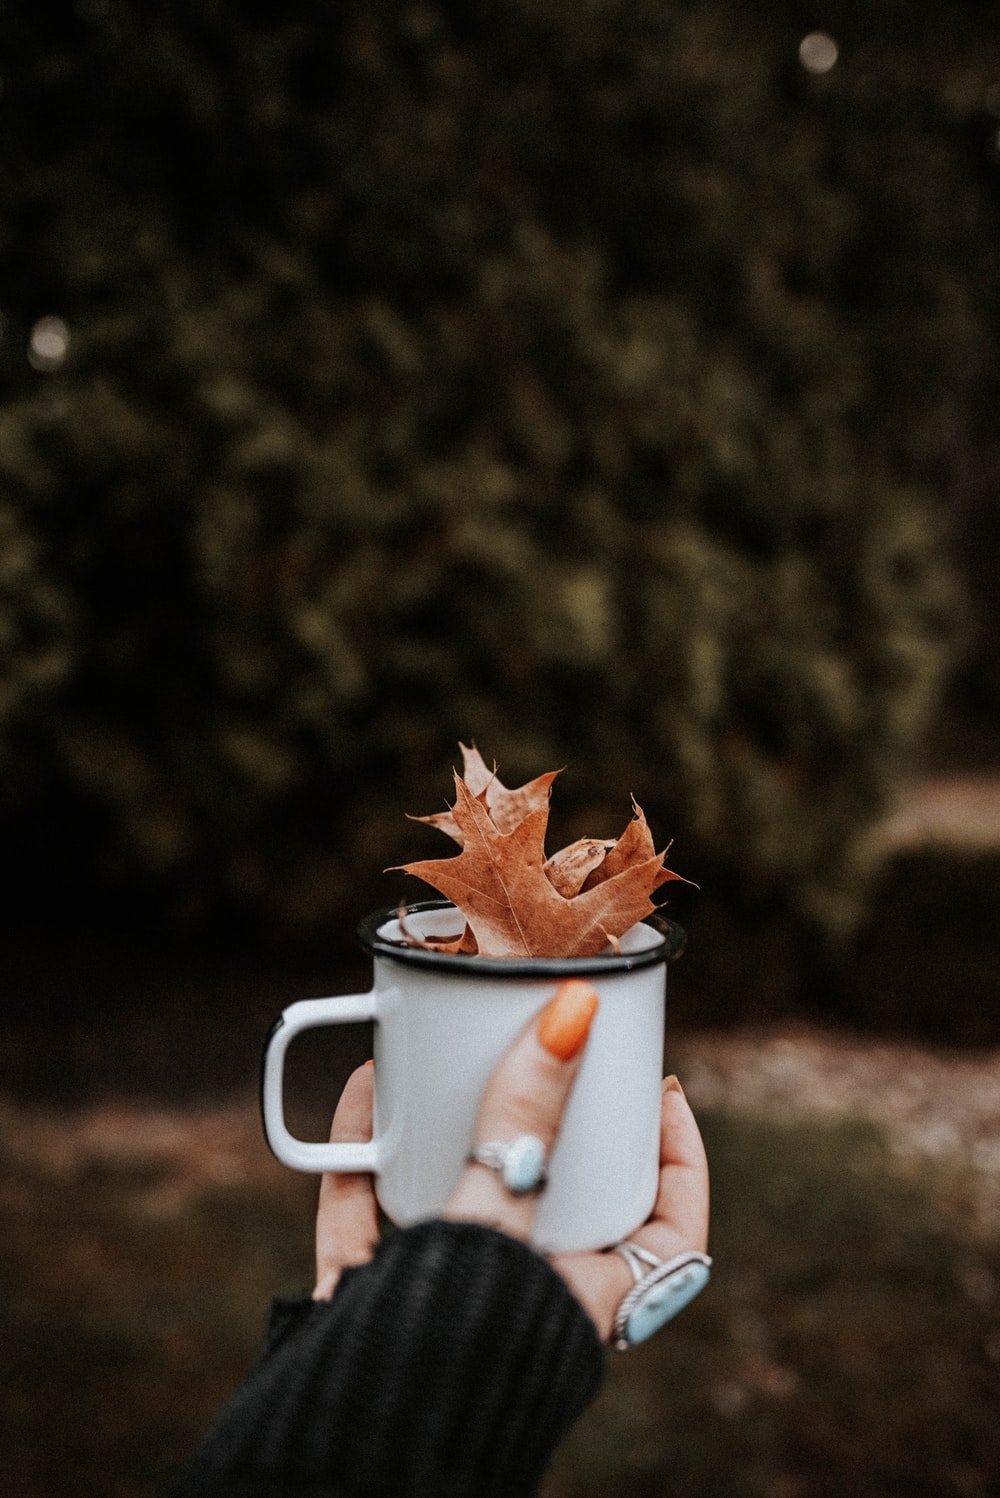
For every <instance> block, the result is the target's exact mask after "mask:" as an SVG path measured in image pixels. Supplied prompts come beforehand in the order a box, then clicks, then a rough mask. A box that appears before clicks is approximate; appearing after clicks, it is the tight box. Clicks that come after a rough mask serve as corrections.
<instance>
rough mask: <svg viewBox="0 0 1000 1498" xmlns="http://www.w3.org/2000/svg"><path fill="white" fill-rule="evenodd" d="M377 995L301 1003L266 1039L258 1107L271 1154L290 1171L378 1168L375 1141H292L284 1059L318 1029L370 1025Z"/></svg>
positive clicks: (292, 1007)
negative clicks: (308, 1033) (304, 1036)
mask: <svg viewBox="0 0 1000 1498" xmlns="http://www.w3.org/2000/svg"><path fill="white" fill-rule="evenodd" d="M375 1011H376V992H375V989H372V990H371V992H370V993H348V994H342V995H340V996H338V997H337V998H332V999H300V1000H299V1002H298V1003H295V1004H290V1005H289V1006H288V1008H287V1009H283V1010H282V1012H281V1015H280V1017H279V1018H278V1019H277V1020H276V1021H275V1023H274V1027H273V1028H272V1030H271V1033H270V1035H269V1036H268V1038H267V1044H266V1046H265V1048H264V1066H263V1073H262V1076H261V1087H260V1107H261V1114H262V1116H263V1120H264V1135H265V1138H266V1139H267V1142H268V1145H269V1146H270V1148H271V1151H272V1153H273V1154H274V1155H275V1156H276V1157H277V1158H278V1159H279V1160H280V1161H281V1163H282V1164H283V1165H290V1166H291V1167H292V1169H293V1170H310V1171H324V1170H337V1171H374V1170H377V1169H378V1167H379V1153H380V1152H379V1147H378V1141H377V1140H375V1139H368V1140H364V1141H362V1142H352V1143H334V1142H333V1141H328V1142H327V1143H325V1144H318V1143H317V1144H313V1143H309V1142H307V1141H306V1140H305V1139H296V1138H295V1135H294V1134H290V1133H289V1131H288V1128H287V1126H286V1124H285V1103H284V1084H285V1055H286V1052H287V1051H288V1047H289V1045H290V1044H291V1042H292V1041H293V1040H294V1039H295V1037H296V1035H301V1033H302V1031H303V1030H313V1029H316V1028H317V1027H319V1026H321V1025H350V1024H354V1023H356V1022H358V1021H359V1020H373V1019H374V1018H375Z"/></svg>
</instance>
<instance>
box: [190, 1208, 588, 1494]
mask: <svg viewBox="0 0 1000 1498" xmlns="http://www.w3.org/2000/svg"><path fill="white" fill-rule="evenodd" d="M603 1369H604V1354H603V1350H602V1347H601V1344H600V1342H599V1340H598V1337H597V1333H596V1330H595V1328H594V1326H593V1324H592V1322H591V1321H590V1319H589V1318H588V1316H587V1315H586V1313H585V1312H584V1311H583V1309H582V1307H581V1306H580V1305H579V1304H578V1302H577V1301H576V1300H575V1299H574V1297H573V1296H572V1295H571V1293H570V1292H569V1290H568V1289H567V1287H566V1286H565V1284H564V1283H563V1281H562V1280H561V1279H560V1277H559V1276H558V1275H557V1274H556V1273H555V1272H554V1271H553V1270H552V1269H551V1268H550V1267H549V1265H548V1264H547V1263H545V1261H544V1260H542V1259H541V1258H540V1257H539V1256H538V1255H536V1254H535V1253H534V1252H533V1251H532V1250H531V1249H528V1248H526V1247H525V1246H524V1245H523V1244H521V1243H518V1242H516V1241H515V1240H514V1239H511V1238H508V1237H506V1236H505V1235H503V1234H500V1233H496V1232H494V1231H492V1230H491V1229H489V1228H483V1227H479V1226H473V1225H468V1224H463V1223H453V1222H452V1223H445V1222H434V1223H427V1224H423V1225H421V1226H418V1227H415V1228H410V1229H407V1230H405V1231H402V1232H397V1233H394V1234H393V1235H391V1236H390V1237H389V1238H388V1239H387V1240H385V1241H384V1242H383V1244H382V1245H381V1246H380V1248H379V1249H378V1251H377V1253H376V1256H375V1258H374V1259H373V1261H372V1262H371V1263H370V1264H366V1265H365V1266H364V1267H363V1268H360V1269H354V1270H348V1271H347V1272H346V1273H345V1274H344V1276H343V1278H342V1280H341V1283H340V1284H339V1286H338V1288H337V1291H336V1293H335V1295H334V1297H333V1299H332V1300H331V1301H329V1302H323V1301H320V1302H313V1301H307V1300H304V1301H301V1302H292V1303H284V1304H282V1303H279V1304H277V1305H276V1306H275V1309H274V1313H273V1316H272V1322H271V1327H270V1330H269V1336H268V1340H267V1344H266V1346H265V1349H264V1352H263V1353H262V1355H261V1358H260V1360H259V1361H258V1363H257V1364H256V1366H255V1367H254V1368H253V1369H252V1370H251V1372H250V1374H249V1375H248V1377H247V1379H246V1380H245V1382H244V1384H243V1385H242V1386H241V1388H240V1389H239V1390H238V1391H237V1392H236V1394H235V1395H234V1396H233V1398H232V1400H231V1401H230V1403H229V1404H228V1405H227V1406H226V1408H225V1409H224V1410H223V1412H222V1414H221V1415H220V1417H219V1419H218V1420H217V1421H216V1423H215V1425H214V1427H213V1429H212V1430H211V1432H210V1433H209V1435H208V1437H207V1438H206V1440H205V1442H204V1444H203V1446H202V1448H201V1450H200V1452H199V1453H198V1456H197V1458H196V1459H195V1462H194V1463H193V1464H192V1466H191V1467H190V1469H189V1470H188V1471H187V1472H186V1473H185V1474H184V1475H183V1476H182V1477H181V1479H180V1480H179V1482H178V1483H177V1484H176V1486H175V1487H174V1488H173V1489H171V1498H203V1495H204V1498H208V1495H209V1494H211V1495H212V1498H272V1495H274V1498H277V1495H279V1494H280V1495H281V1498H291V1495H297V1494H308V1495H309V1498H321V1495H324V1498H325V1495H330V1498H361V1495H375V1494H378V1495H379V1498H394V1495H397V1494H398V1495H400V1498H402V1495H404V1494H405V1495H407V1498H423V1495H427V1498H430V1495H434V1498H459V1495H462V1498H468V1495H475V1498H514V1495H522V1494H523V1495H527V1494H530V1493H531V1492H533V1491H534V1489H535V1487H536V1485H537V1483H538V1480H539V1479H540V1477H541V1474H542V1472H543V1471H544V1469H545V1466H546V1465H547V1463H548V1460H549V1458H550V1456H551V1454H552V1451H553V1450H554V1448H555V1446H556V1444H557V1443H558V1441H559V1440H560V1439H561V1437H562V1436H563V1435H564V1433H565V1432H566V1430H567V1429H568V1428H569V1426H570V1425H571V1424H572V1423H573V1421H574V1420H575V1419H576V1418H577V1416H578V1415H579V1414H580V1413H581V1412H582V1410H583V1409H584V1408H585V1407H586V1405H587V1404H588V1403H589V1401H590V1399H591V1398H592V1397H593V1395H594V1394H595V1393H596V1391H597V1388H598V1386H599V1384H600V1382H601V1378H602V1375H603Z"/></svg>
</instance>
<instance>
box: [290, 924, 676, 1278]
mask: <svg viewBox="0 0 1000 1498" xmlns="http://www.w3.org/2000/svg"><path fill="white" fill-rule="evenodd" d="M462 924H463V918H462V916H461V915H460V914H459V912H458V911H456V909H455V907H454V906H453V905H450V904H449V903H448V902H446V901H440V900H435V901H429V902H426V903H424V904H420V905H414V906H411V907H409V909H408V910H407V912H406V925H407V929H408V930H409V931H411V932H415V933H418V934H419V935H421V936H423V937H438V938H441V937H446V936H454V935H455V934H456V932H457V931H459V930H460V929H461V927H462ZM359 935H360V937H361V940H362V943H363V944H364V946H365V947H366V948H367V950H368V951H369V952H370V953H371V954H372V959H373V969H374V982H373V986H372V988H371V990H370V991H369V992H368V993H365V994H345V995H340V996H336V997H332V998H322V999H306V1000H302V1001H301V1002H299V1003H296V1004H292V1005H290V1006H289V1007H288V1008H287V1009H286V1010H284V1012H283V1013H282V1015H281V1018H280V1019H279V1020H278V1022H277V1024H276V1025H275V1026H274V1029H273V1030H272V1032H271V1035H270V1037H269V1039H268V1042H267V1047H266V1050H265V1054H264V1069H263V1081H262V1112H263V1118H264V1130H265V1134H266V1136H267V1141H268V1144H269V1145H270V1147H271V1149H272V1150H273V1152H274V1154H275V1155H276V1156H277V1158H278V1159H279V1160H281V1161H282V1162H283V1163H284V1164H286V1165H289V1166H291V1167H292V1168H293V1169H296V1170H306V1171H327V1170H336V1171H371V1172H372V1173H373V1174H374V1176H375V1190H376V1195H377V1197H378V1200H379V1204H380V1205H381V1207H382V1209H383V1211H384V1212H385V1214H386V1215H387V1216H388V1217H389V1219H390V1220H391V1221H392V1222H394V1223H396V1224H397V1225H398V1226H401V1227H405V1226H409V1225H410V1224H412V1223H415V1222H419V1221H422V1220H424V1219H426V1218H429V1217H435V1216H437V1215H438V1214H439V1213H440V1212H441V1210H442V1208H443V1207H444V1206H445V1204H446V1202H447V1200H448V1198H449V1196H450V1195H451V1193H452V1191H453V1189H454V1187H455V1184H456V1182H457V1180H458V1177H459V1175H460V1174H461V1171H462V1168H463V1166H464V1164H465V1161H466V1158H467V1156H468V1153H469V1149H470V1147H471V1144H472V1138H473V1126H474V1123H475V1118H476V1112H477V1109H478V1106H479V1099H480V1097H481V1095H482V1093H483V1089H484V1088H485V1086H486V1082H487V1080H488V1078H489V1076H490V1073H491V1072H492V1070H493V1067H494V1066H495V1065H496V1063H497V1061H498V1060H499V1058H500V1056H501V1055H502V1054H503V1052H504V1051H505V1050H506V1048H507V1046H508V1045H509V1044H510V1042H511V1041H512V1040H513V1039H514V1037H515V1036H516V1035H517V1033H518V1031H519V1030H520V1029H521V1028H522V1026H523V1025H525V1024H526V1023H527V1021H528V1020H529V1019H530V1018H531V1016H532V1015H533V1014H536V1013H537V1012H538V1011H539V1010H540V1009H541V1008H542V1007H543V1005H544V1004H546V1003H547V1002H548V1000H549V999H550V998H551V997H552V995H553V994H554V992H555V990H556V988H557V987H558V985H559V983H561V982H562V981H563V979H565V978H586V979H587V980H588V981H589V982H590V983H592V984H593V986H594V988H595V989H596V991H597V993H598V996H599V998H600V1007H599V1008H598V1011H597V1015H596V1017H595V1019H594V1023H593V1025H592V1026H591V1030H590V1035H589V1038H588V1041H587V1049H586V1051H585V1053H584V1057H583V1063H582V1065H581V1067H580V1072H579V1075H578V1076H577V1079H576V1082H575V1083H574V1086H573V1091H572V1094H571V1096H570V1100H569V1104H568V1106H567V1109H566V1113H565V1116H564V1119H563V1125H562V1129H561V1131H560V1135H559V1139H558V1141H557V1143H556V1146H555V1148H554V1150H553V1152H552V1156H551V1159H550V1162H549V1177H548V1182H547V1184H546V1186H545V1189H544V1191H543V1192H542V1194H541V1196H540V1198H539V1204H538V1211H537V1214H536V1218H535V1227H534V1232H533V1234H532V1243H533V1244H534V1246H535V1247H536V1248H537V1249H539V1250H540V1251H542V1252H545V1253H567V1252H575V1251H578V1250H583V1249H595V1248H605V1247H608V1246H609V1245H610V1244H612V1243H616V1242H617V1241H618V1240H619V1239H621V1238H624V1237H627V1236H628V1234H629V1233H631V1232H633V1231H634V1230H635V1229H636V1228H637V1227H639V1226H640V1225H641V1224H642V1223H643V1222H645V1221H646V1219H647V1217H648V1216H649V1214H650V1212H651V1211H652V1208H653V1203H654V1201H655V1199H656V1191H657V1184H658V1179H659V1139H660V1094H661V1083H662V1074H663V1038H664V1012H665V998H666V970H667V964H668V963H669V962H670V961H671V960H673V958H675V957H677V956H678V955H679V954H680V952H681V951H682V950H683V947H684V940H685V938H684V932H683V931H682V929H681V928H680V927H679V926H677V925H676V924H675V923H674V922H672V921H669V920H666V919H664V918H663V917H662V916H659V915H654V916H650V917H649V918H648V919H647V920H645V921H641V922H639V923H637V924H636V925H635V926H633V927H632V928H631V929H630V930H629V931H627V932H626V933H625V935H624V936H623V937H622V938H621V952H620V953H615V954H613V955H608V956H600V957H573V958H564V959H561V958H550V957H537V958H528V959H519V958H499V957H463V956H456V955H448V954H444V953H439V952H433V951H427V950H425V949H423V948H420V947H414V946H408V945H407V944H406V943H405V940H404V936H403V932H402V930H401V928H400V924H399V919H398V912H397V911H395V910H392V911H381V912H376V913H375V914H374V915H372V916H369V917H368V919H367V920H365V921H363V922H362V924H361V926H360V928H359ZM365 1020H373V1021H374V1023H375V1029H374V1037H375V1039H374V1054H375V1116H374V1130H373V1137H372V1139H371V1140H369V1141H366V1142H364V1143H359V1144H342V1143H322V1144H320V1143H309V1142H306V1141H304V1140H300V1139H296V1138H294V1136H293V1135H291V1134H290V1133H289V1131H288V1129H287V1127H286V1125H285V1114H284V1065H285V1055H286V1052H287V1049H288V1046H289V1044H290V1042H291V1041H292V1040H293V1039H294V1037H295V1036H296V1035H298V1034H300V1033H301V1032H302V1031H303V1030H307V1029H312V1028H314V1027H316V1026H322V1025H337V1024H348V1023H354V1022H358V1021H365Z"/></svg>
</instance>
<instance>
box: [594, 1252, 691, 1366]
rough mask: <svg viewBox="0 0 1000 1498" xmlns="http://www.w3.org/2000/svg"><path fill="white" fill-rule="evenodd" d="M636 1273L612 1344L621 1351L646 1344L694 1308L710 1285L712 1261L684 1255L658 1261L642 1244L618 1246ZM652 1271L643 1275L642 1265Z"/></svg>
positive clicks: (616, 1325) (619, 1314)
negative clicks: (653, 1336) (675, 1319)
mask: <svg viewBox="0 0 1000 1498" xmlns="http://www.w3.org/2000/svg"><path fill="white" fill-rule="evenodd" d="M613 1252H614V1253H617V1254H620V1255H621V1257H622V1258H623V1259H624V1260H625V1262H626V1264H627V1265H628V1267H629V1268H630V1269H631V1271H632V1278H633V1279H634V1280H635V1284H634V1285H633V1286H632V1289H631V1290H630V1291H629V1292H628V1294H627V1295H626V1296H625V1299H624V1300H623V1301H622V1303H621V1305H620V1306H619V1307H618V1312H617V1315H616V1316H615V1326H614V1334H613V1337H612V1341H613V1343H614V1346H615V1347H616V1348H617V1349H618V1351H619V1352H625V1351H627V1349H628V1348H630V1347H634V1346H635V1344H636V1343H637V1342H645V1340H646V1338H647V1337H651V1336H652V1335H653V1333H654V1332H658V1331H659V1330H660V1328H661V1327H663V1326H666V1324H667V1322H668V1321H672V1320H673V1318H674V1317H675V1316H676V1315H677V1313H678V1311H683V1309H684V1307H685V1306H686V1305H690V1303H691V1301H692V1300H694V1298H695V1296H696V1295H697V1294H698V1293H699V1291H701V1290H704V1288H705V1286H706V1285H707V1284H708V1277H709V1271H710V1270H711V1267H712V1261H711V1259H710V1258H709V1257H708V1255H707V1254H699V1253H694V1252H691V1253H684V1254H678V1255H677V1256H676V1258H673V1259H666V1260H664V1259H658V1258H657V1256H656V1254H653V1253H650V1251H649V1249H648V1248H642V1247H641V1246H640V1245H639V1244H638V1243H629V1242H627V1241H626V1242H623V1243H616V1244H615V1246H614V1250H613ZM643 1265H647V1266H648V1268H647V1269H646V1271H645V1272H643V1269H642V1266H643Z"/></svg>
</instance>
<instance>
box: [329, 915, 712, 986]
mask: <svg viewBox="0 0 1000 1498" xmlns="http://www.w3.org/2000/svg"><path fill="white" fill-rule="evenodd" d="M455 908H456V907H455V906H454V905H453V904H452V902H451V901H450V900H421V901H419V902H418V903H417V904H415V905H407V906H406V907H405V908H404V909H403V910H402V914H403V917H404V919H405V917H406V916H411V915H419V914H420V913H421V912H423V911H429V910H455ZM400 913H401V912H400V907H399V906H389V907H387V908H386V909H384V910H375V911H373V912H372V913H371V915H368V916H366V917H365V919H364V920H363V921H362V922H361V924H360V925H359V926H358V936H359V937H360V938H361V944H362V946H364V947H365V948H366V950H367V951H369V952H370V953H371V954H372V956H373V957H387V958H389V959H390V960H392V961H394V962H403V963H406V964H407V965H408V966H409V965H413V966H415V967H422V968H433V969H436V970H437V971H438V972H448V973H453V974H455V973H466V974H468V975H469V976H472V975H473V974H475V976H476V977H479V978H487V977H489V978H565V977H569V976H572V977H577V976H579V977H583V976H587V977H589V976H591V975H593V974H596V973H627V972H631V971H632V970H633V969H635V968H643V967H654V966H656V964H657V963H661V962H674V961H676V959H677V958H678V957H679V956H680V955H681V953H682V952H683V951H684V947H685V945H686V943H687V933H686V932H685V931H684V928H683V927H682V926H678V924H677V922H676V921H671V920H668V919H667V917H666V916H663V915H660V914H659V913H657V914H655V915H649V916H647V917H646V918H645V920H644V921H643V922H642V925H644V926H649V927H651V928H652V929H653V930H654V931H655V932H656V933H657V934H658V935H659V937H660V938H661V939H660V941H658V942H656V943H655V945H653V946H650V947H644V948H643V949H642V950H641V951H639V952H609V953H607V954H601V955H600V956H597V957H525V958H521V957H467V956H464V955H460V954H459V953H456V952H434V951H428V950H427V949H426V948H425V947H415V946H411V945H409V944H407V943H406V942H405V941H393V940H390V939H389V938H388V937H386V936H380V935H379V932H380V930H381V928H382V927H383V926H385V925H386V924H387V923H388V922H389V921H395V920H398V919H399V916H400ZM456 913H457V912H456Z"/></svg>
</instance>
